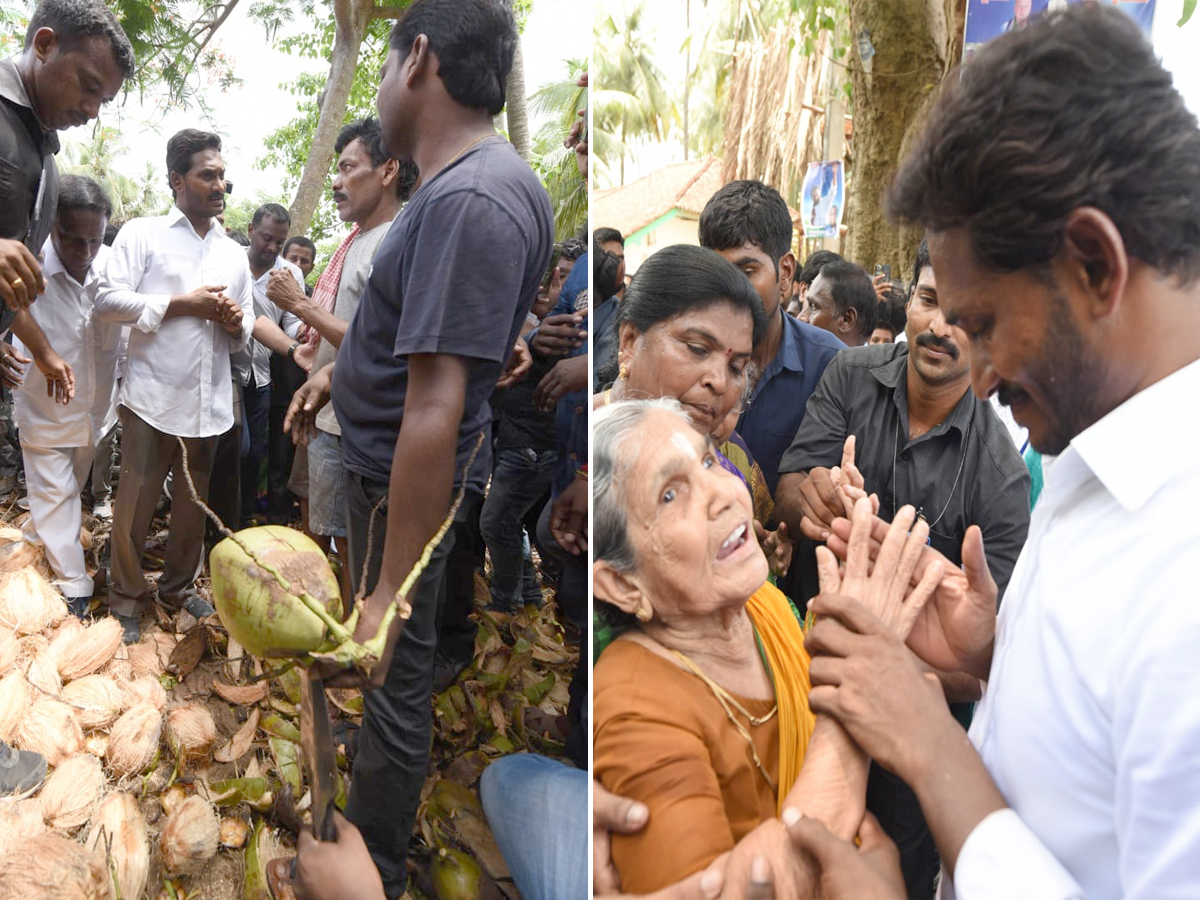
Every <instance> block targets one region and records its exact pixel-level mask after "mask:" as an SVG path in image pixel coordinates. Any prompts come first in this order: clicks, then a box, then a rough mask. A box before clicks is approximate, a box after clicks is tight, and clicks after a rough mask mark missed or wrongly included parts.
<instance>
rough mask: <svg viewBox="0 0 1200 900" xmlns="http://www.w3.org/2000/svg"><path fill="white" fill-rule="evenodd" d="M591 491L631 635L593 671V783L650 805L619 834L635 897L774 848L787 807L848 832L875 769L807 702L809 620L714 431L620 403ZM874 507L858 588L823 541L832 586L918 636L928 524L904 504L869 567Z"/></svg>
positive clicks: (788, 882) (599, 576)
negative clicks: (770, 559) (772, 557)
mask: <svg viewBox="0 0 1200 900" xmlns="http://www.w3.org/2000/svg"><path fill="white" fill-rule="evenodd" d="M592 490H593V506H594V509H593V523H592V526H593V527H592V548H593V552H594V556H595V561H594V563H593V569H592V575H593V584H594V592H595V598H596V601H597V606H598V607H601V608H603V610H604V611H605V613H606V615H607V616H608V618H609V619H610V621H611V622H613V623H614V624H615V625H617V626H618V628H619V629H620V630H621V634H620V636H619V637H618V638H617V640H615V641H614V642H613V643H612V644H611V645H610V646H609V647H608V648H607V649H606V650H605V651H604V652H603V654H602V656H601V657H600V659H599V661H598V662H597V664H596V667H595V672H594V716H595V721H594V751H593V773H594V776H595V777H596V778H597V779H599V781H600V782H601V784H602V785H603V786H604V787H605V788H606V789H607V790H609V791H612V792H613V793H615V794H618V795H620V796H623V797H629V798H632V799H634V800H638V801H640V802H642V803H644V804H645V805H646V806H647V807H648V808H649V810H650V816H649V824H648V825H647V827H646V828H645V829H644V830H643V831H642V832H640V833H638V834H636V835H626V836H614V838H613V845H612V852H613V859H614V862H615V863H616V866H617V869H618V871H619V872H620V876H621V882H622V886H623V888H624V889H625V890H627V891H629V892H631V893H641V892H649V891H653V890H657V889H659V888H662V887H664V886H666V885H669V884H672V883H674V882H676V881H678V880H679V879H681V878H683V877H685V876H687V875H689V874H691V873H693V872H696V871H699V870H701V869H703V868H704V867H705V866H707V865H709V864H710V863H711V862H713V860H715V859H716V858H717V857H718V856H720V855H721V854H723V853H725V852H726V851H729V850H733V849H735V845H736V848H737V850H738V851H741V850H743V848H746V847H749V848H750V849H749V850H748V851H747V852H751V853H757V852H760V851H761V852H764V853H766V854H767V855H768V856H772V855H773V854H774V850H773V849H772V842H773V841H777V840H780V839H782V836H783V830H782V829H780V828H779V827H778V823H772V821H771V820H773V819H774V818H775V817H777V816H779V815H780V814H781V812H782V810H783V809H784V807H785V805H786V806H791V807H795V808H796V809H798V810H799V811H800V812H802V813H803V814H804V815H808V816H814V817H816V818H818V819H820V820H821V821H822V822H823V823H825V824H826V825H827V826H828V827H829V829H830V830H831V831H832V832H834V833H835V834H837V835H840V836H841V837H843V838H850V837H852V836H853V835H854V834H855V833H856V832H857V830H858V828H859V825H860V823H861V821H862V818H863V812H864V798H865V790H866V772H867V760H866V758H865V756H863V754H862V753H861V751H859V750H858V748H857V747H856V746H855V745H854V743H853V742H852V741H851V740H850V739H849V738H848V737H847V735H846V733H845V732H844V731H843V730H842V729H841V726H839V725H838V724H837V723H836V722H835V721H834V720H833V719H829V718H826V717H823V716H822V717H815V716H814V715H813V713H812V712H811V711H810V709H809V707H808V691H809V681H808V665H809V659H808V656H807V654H806V653H805V651H804V641H803V634H802V631H801V624H800V622H799V620H798V618H797V617H796V615H795V614H794V612H793V610H792V608H791V606H790V604H789V603H788V601H787V599H786V598H785V597H784V596H783V595H782V594H781V593H780V592H779V591H778V590H776V589H775V588H774V587H773V586H772V585H770V584H769V583H766V579H767V560H766V557H765V556H764V555H763V552H762V550H761V549H760V547H759V545H758V542H757V541H756V540H755V537H754V531H753V527H752V526H753V521H754V518H753V517H754V512H753V508H752V505H751V499H750V494H749V492H748V491H746V489H745V486H744V485H743V484H742V482H741V481H740V480H739V479H738V477H737V476H735V475H733V474H732V473H730V472H729V471H728V470H726V469H725V468H724V467H723V466H722V465H721V464H720V461H719V460H718V458H717V451H716V448H715V446H714V444H713V442H712V439H711V438H710V437H708V436H706V435H702V434H701V433H699V432H698V431H697V430H696V428H695V427H694V426H693V424H692V422H691V421H690V419H689V417H688V415H687V414H685V412H684V410H683V408H682V407H681V406H680V404H679V403H677V402H675V401H672V400H669V399H660V400H653V401H632V402H617V403H613V404H611V405H609V406H607V407H605V408H603V409H601V410H599V411H598V412H597V413H596V415H595V419H594V422H593V467H592ZM870 513H871V506H870V502H869V501H868V500H866V499H861V500H859V502H858V505H857V506H856V507H855V522H856V528H858V527H859V524H860V522H861V523H865V525H863V528H865V530H862V529H860V530H859V531H857V532H856V535H857V537H856V538H852V541H851V543H852V544H853V543H854V542H855V540H858V544H857V545H856V549H852V551H851V553H850V555H849V558H848V562H847V568H846V574H845V576H844V578H843V577H839V574H838V569H837V565H836V562H834V560H833V556H832V554H830V553H829V551H828V550H826V549H825V548H821V549H822V551H823V552H822V553H821V555H820V556H819V562H820V567H821V573H822V587H823V590H824V591H825V592H827V593H838V592H846V593H849V594H850V595H851V596H855V597H858V598H859V599H862V600H863V601H864V602H866V603H867V604H868V605H869V606H870V607H871V608H873V609H877V610H879V611H880V615H881V618H884V620H885V621H886V622H889V623H890V624H891V626H892V627H894V628H895V630H896V631H897V633H900V634H907V629H908V623H909V622H910V621H911V618H912V616H913V615H914V614H915V612H914V610H915V609H919V604H920V602H921V599H922V598H924V597H927V596H928V593H929V591H930V590H931V589H932V585H933V583H936V582H935V581H934V577H935V574H934V573H932V572H927V573H926V575H925V578H924V579H923V580H922V582H921V585H920V586H919V587H918V588H917V590H915V591H914V593H913V597H914V602H913V603H912V604H906V605H905V606H901V600H902V598H903V595H904V592H905V589H906V588H907V587H908V586H909V583H910V580H911V578H912V572H913V570H914V566H915V562H916V558H917V556H918V555H919V550H920V547H921V546H923V542H924V540H925V537H926V535H927V533H928V529H927V528H926V527H925V525H924V523H921V522H916V521H915V515H914V513H913V510H912V508H911V507H906V508H905V509H904V510H903V511H902V513H900V514H898V515H897V517H896V523H895V524H894V525H893V527H892V529H891V530H890V531H889V532H888V535H887V538H886V539H885V541H884V546H883V547H882V548H881V549H880V552H879V558H878V560H877V561H876V563H875V565H874V568H873V570H872V572H871V574H870V575H868V574H867V563H866V561H865V558H866V556H867V553H866V552H865V550H864V549H863V544H864V542H865V543H866V545H867V546H868V547H869V541H870V535H869V531H870V519H871V515H870ZM910 530H911V531H910ZM936 577H939V578H940V572H937V573H936ZM772 824H773V825H774V827H768V826H770V825H772ZM775 849H778V848H775ZM736 857H737V853H736V852H735V859H736ZM772 867H773V869H774V874H775V879H776V881H775V886H776V891H777V895H778V896H800V895H801V894H805V895H807V894H809V893H811V891H812V889H813V887H812V885H811V884H810V883H809V882H807V881H806V880H805V878H806V875H805V871H804V864H803V861H802V860H799V859H797V858H796V857H795V855H794V854H791V855H790V856H789V854H788V853H787V851H786V850H780V851H779V853H778V854H777V856H776V858H774V859H773V860H772Z"/></svg>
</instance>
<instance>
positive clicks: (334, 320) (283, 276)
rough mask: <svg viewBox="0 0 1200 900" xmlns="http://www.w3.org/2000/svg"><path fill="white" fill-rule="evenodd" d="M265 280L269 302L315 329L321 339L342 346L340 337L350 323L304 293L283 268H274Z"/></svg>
mask: <svg viewBox="0 0 1200 900" xmlns="http://www.w3.org/2000/svg"><path fill="white" fill-rule="evenodd" d="M269 278H270V280H269V281H268V282H267V297H268V298H270V300H271V302H272V303H274V304H275V305H276V306H278V307H279V308H280V309H282V310H284V311H285V312H290V313H291V314H292V315H294V316H296V318H298V319H300V320H301V321H302V322H304V324H305V325H310V326H312V327H313V328H315V329H316V330H317V332H318V333H319V334H320V335H321V338H322V339H323V340H326V341H329V342H330V343H331V344H333V346H335V347H341V346H342V338H344V337H345V336H346V329H347V328H349V327H350V323H349V322H346V321H345V320H343V319H339V318H338V317H337V316H335V315H334V314H333V313H332V312H330V311H329V310H326V309H323V308H321V307H320V306H318V305H317V304H315V303H313V302H312V300H310V299H309V297H308V296H307V295H306V294H305V293H304V288H303V287H301V286H300V285H299V284H297V283H296V279H295V278H294V277H292V275H291V273H289V272H288V271H286V270H284V269H275V270H274V271H272V272H271V274H270V276H269Z"/></svg>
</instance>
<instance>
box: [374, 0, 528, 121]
mask: <svg viewBox="0 0 1200 900" xmlns="http://www.w3.org/2000/svg"><path fill="white" fill-rule="evenodd" d="M421 34H423V35H425V36H426V37H428V38H429V48H430V50H432V51H433V52H434V53H435V54H437V58H438V73H437V74H438V77H439V78H441V79H442V83H443V84H444V85H445V86H446V93H448V94H449V95H450V96H451V97H452V98H453V99H454V100H455V101H456V102H458V103H461V104H462V105H463V106H469V107H473V108H477V109H486V110H487V111H488V112H489V113H490V114H491V115H493V116H494V115H497V114H499V112H500V110H501V109H503V108H504V94H505V89H506V87H507V85H508V75H509V73H510V72H511V71H512V64H513V56H514V55H515V53H516V50H517V20H516V18H515V17H514V16H513V11H512V6H511V5H510V3H509V2H508V0H416V2H414V3H413V5H412V6H410V7H409V8H408V11H407V12H405V13H404V16H403V17H402V18H401V19H400V20H399V21H398V22H397V23H396V25H395V27H394V28H392V36H391V39H390V41H389V42H388V43H389V46H390V47H391V48H392V49H393V50H396V51H398V52H399V54H400V56H401V58H404V57H407V56H408V53H409V51H410V50H412V45H413V42H414V41H415V40H416V39H417V35H421Z"/></svg>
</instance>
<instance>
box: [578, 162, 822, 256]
mask: <svg viewBox="0 0 1200 900" xmlns="http://www.w3.org/2000/svg"><path fill="white" fill-rule="evenodd" d="M722 169H723V165H722V163H721V160H719V159H717V158H716V157H715V156H706V157H703V158H702V159H694V160H688V161H687V162H679V163H672V164H671V165H669V166H663V167H662V168H661V169H658V170H657V171H655V172H651V173H650V174H649V175H644V176H642V177H641V178H639V179H638V180H637V181H633V182H630V183H629V184H626V185H622V186H621V187H616V188H610V189H608V190H604V191H596V192H594V193H593V194H592V202H591V208H590V210H589V213H588V217H589V218H590V219H591V223H592V227H593V228H615V229H617V230H618V231H620V232H621V234H623V235H624V236H625V237H626V238H628V237H629V236H630V235H632V234H634V233H635V232H637V231H639V230H640V229H642V228H645V227H646V226H647V225H649V224H651V223H652V222H654V221H656V220H657V219H659V218H661V217H662V216H665V215H666V214H667V213H669V212H671V210H679V211H680V212H684V213H690V214H692V215H695V216H699V215H700V213H701V212H703V211H704V206H705V204H707V203H708V201H709V199H710V198H711V197H712V195H713V194H715V193H716V192H717V191H718V190H719V189H720V188H721V186H722V185H723V184H725V177H724V175H723V174H722ZM789 211H790V212H791V214H792V222H793V223H795V222H799V221H800V213H798V212H796V211H795V210H793V209H791V208H790V207H789Z"/></svg>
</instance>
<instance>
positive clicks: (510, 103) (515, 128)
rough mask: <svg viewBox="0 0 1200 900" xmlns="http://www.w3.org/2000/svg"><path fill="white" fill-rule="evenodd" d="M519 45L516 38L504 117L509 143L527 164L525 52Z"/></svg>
mask: <svg viewBox="0 0 1200 900" xmlns="http://www.w3.org/2000/svg"><path fill="white" fill-rule="evenodd" d="M521 45H522V41H521V39H520V38H519V37H518V38H517V52H516V53H515V54H513V63H512V71H511V72H509V74H508V85H507V87H506V90H505V96H506V97H507V103H506V105H505V115H506V116H507V118H508V139H509V141H511V142H512V145H513V146H514V147H516V148H517V154H518V155H519V156H520V157H521V159H523V160H525V162H529V145H530V141H529V107H528V105H527V103H526V94H525V52H524V51H523V50H522V49H521Z"/></svg>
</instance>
